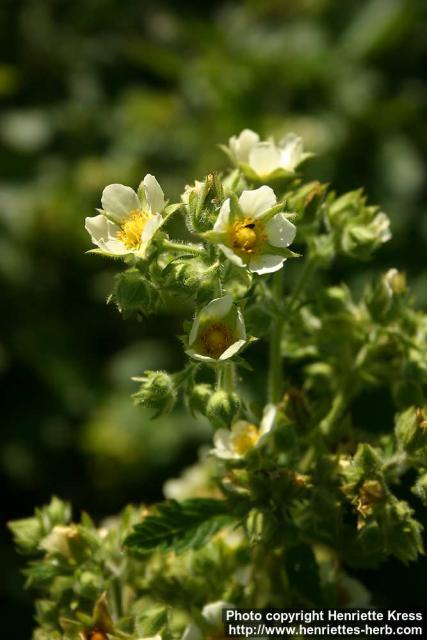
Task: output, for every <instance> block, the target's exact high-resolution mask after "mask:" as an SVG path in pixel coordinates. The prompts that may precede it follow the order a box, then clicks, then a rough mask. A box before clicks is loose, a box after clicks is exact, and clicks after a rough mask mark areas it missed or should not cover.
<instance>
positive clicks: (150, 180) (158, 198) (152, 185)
mask: <svg viewBox="0 0 427 640" xmlns="http://www.w3.org/2000/svg"><path fill="white" fill-rule="evenodd" d="M141 185H142V188H143V190H144V193H145V197H146V200H147V204H148V208H149V210H150V213H160V212H161V211H163V209H164V208H165V204H166V202H165V195H164V193H163V190H162V188H161V186H160V185H159V183H158V182H157V180H156V178H155V177H154V176H152V175H151V173H147V175H146V176H145V178H144V180H143V181H142V182H141ZM141 185H140V187H139V188H141Z"/></svg>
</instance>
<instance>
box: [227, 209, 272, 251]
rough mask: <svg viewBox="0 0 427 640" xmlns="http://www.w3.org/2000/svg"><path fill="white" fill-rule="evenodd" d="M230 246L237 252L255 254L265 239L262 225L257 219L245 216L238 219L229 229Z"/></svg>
mask: <svg viewBox="0 0 427 640" xmlns="http://www.w3.org/2000/svg"><path fill="white" fill-rule="evenodd" d="M230 235H231V238H230V240H231V246H232V247H233V249H234V251H235V252H236V253H238V254H243V255H246V256H247V255H248V254H257V253H259V250H260V248H261V246H262V245H263V244H264V242H265V240H266V239H267V235H266V234H265V233H264V225H263V224H262V222H260V221H259V220H254V219H253V218H245V219H244V220H238V221H237V222H235V223H234V224H233V227H232V229H231V234H230Z"/></svg>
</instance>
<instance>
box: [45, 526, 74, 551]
mask: <svg viewBox="0 0 427 640" xmlns="http://www.w3.org/2000/svg"><path fill="white" fill-rule="evenodd" d="M76 536H78V531H77V529H76V528H75V527H65V526H62V525H57V526H56V527H53V529H52V531H51V532H50V533H49V535H48V536H46V538H44V539H43V540H42V541H41V543H40V549H43V550H44V551H47V553H59V554H60V555H62V556H65V557H66V558H69V557H70V555H71V549H70V545H69V542H70V540H72V539H73V538H75V537H76Z"/></svg>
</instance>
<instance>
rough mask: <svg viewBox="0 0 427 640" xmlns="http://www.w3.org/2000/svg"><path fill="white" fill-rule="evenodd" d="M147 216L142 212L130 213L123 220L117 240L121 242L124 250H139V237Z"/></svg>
mask: <svg viewBox="0 0 427 640" xmlns="http://www.w3.org/2000/svg"><path fill="white" fill-rule="evenodd" d="M147 221H148V215H147V214H146V213H145V212H144V211H137V210H135V211H131V212H130V214H129V216H128V217H127V218H126V219H125V220H124V222H123V224H122V228H121V230H120V231H119V233H118V234H117V238H118V239H119V240H121V241H122V242H123V244H124V245H125V247H126V249H139V247H140V245H141V235H142V232H143V231H144V227H145V225H146V224H147Z"/></svg>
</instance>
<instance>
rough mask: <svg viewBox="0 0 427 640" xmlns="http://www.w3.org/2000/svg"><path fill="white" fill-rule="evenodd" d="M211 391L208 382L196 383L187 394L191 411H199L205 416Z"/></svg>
mask: <svg viewBox="0 0 427 640" xmlns="http://www.w3.org/2000/svg"><path fill="white" fill-rule="evenodd" d="M213 393H214V390H213V388H212V387H211V385H210V384H196V385H195V386H194V387H193V388H192V390H191V392H190V394H189V396H188V406H189V409H190V411H191V413H192V414H196V413H201V414H202V415H203V416H205V415H206V410H207V406H208V402H209V400H210V398H211V396H212V394H213Z"/></svg>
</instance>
